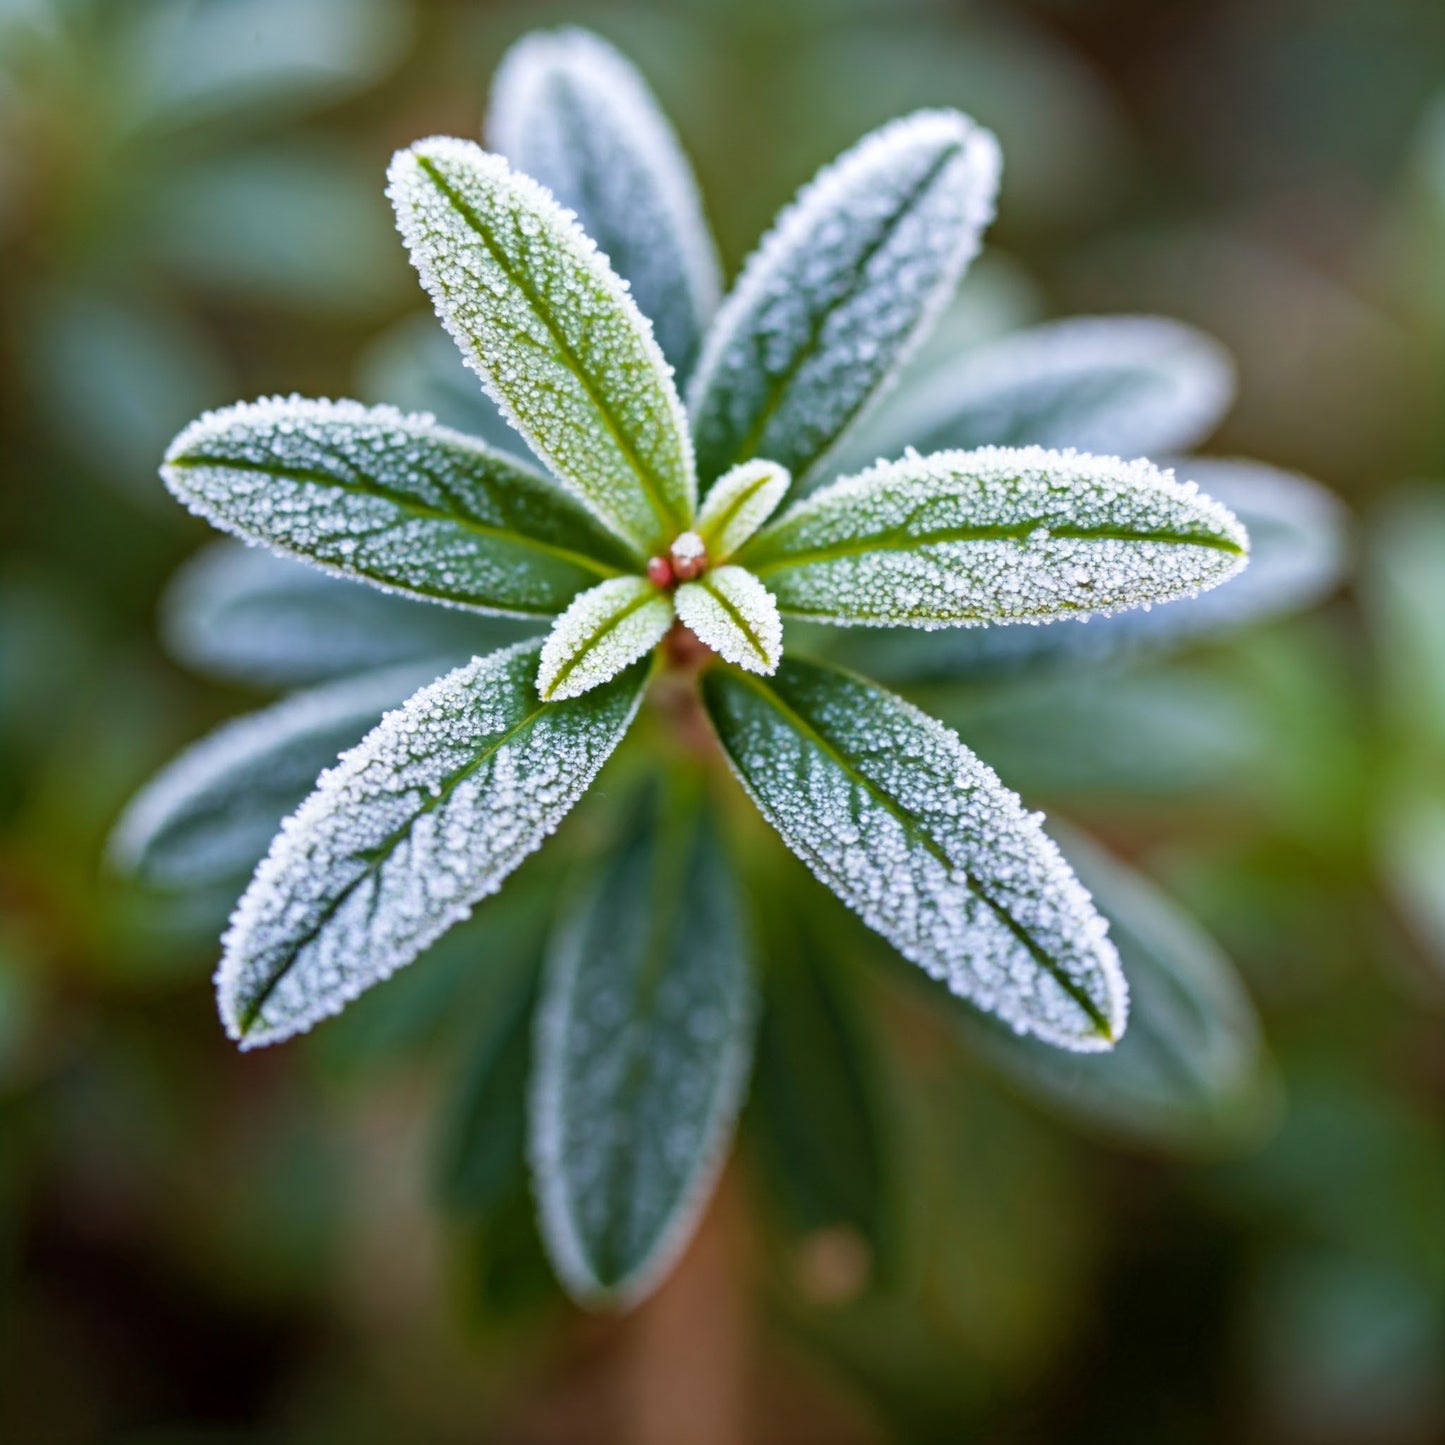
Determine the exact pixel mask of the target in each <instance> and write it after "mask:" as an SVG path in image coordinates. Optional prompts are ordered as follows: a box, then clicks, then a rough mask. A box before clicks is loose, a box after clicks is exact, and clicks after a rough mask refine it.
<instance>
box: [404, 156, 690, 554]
mask: <svg viewBox="0 0 1445 1445" xmlns="http://www.w3.org/2000/svg"><path fill="white" fill-rule="evenodd" d="M422 156H426V157H428V158H429V159H436V160H440V161H451V162H453V163H454V164H457V165H460V166H463V167H467V166H471V167H474V168H475V169H476V170H477V171H479V172H480V173H481V175H482V176H483V177H484V178H486V179H487V180H489V181H491V182H492V183H494V184H496V185H499V186H502V187H504V188H507V189H509V190H510V191H511V192H512V196H513V199H514V200H515V201H516V202H517V203H518V205H519V207H520V208H521V209H524V210H527V211H530V212H531V214H532V215H533V216H535V217H537V218H539V219H540V220H541V221H542V222H543V224H544V225H547V226H549V227H551V229H552V231H553V232H554V236H555V239H556V241H557V243H558V245H559V246H560V247H561V248H563V249H566V250H570V252H571V254H572V258H573V260H575V261H576V262H577V264H578V265H579V266H580V267H581V268H582V269H583V270H585V271H587V272H588V273H589V274H590V275H591V276H592V277H593V278H594V279H595V280H596V281H597V282H598V283H599V284H600V285H601V286H602V288H603V290H604V291H605V292H606V293H607V294H608V296H609V298H610V299H612V300H613V301H615V302H616V304H617V306H618V308H619V309H620V310H621V311H622V312H623V313H624V314H625V316H626V318H627V319H628V321H629V322H630V323H631V324H632V325H633V326H634V327H636V329H637V331H638V333H639V336H640V339H641V342H642V348H643V351H644V352H645V353H646V354H647V356H648V359H649V361H650V362H651V363H652V364H653V366H654V367H655V368H656V370H657V372H658V380H659V382H660V383H661V386H662V390H663V394H664V396H665V397H666V400H667V409H668V413H669V415H670V417H671V420H672V423H673V429H674V432H675V434H676V436H677V438H678V445H679V451H680V454H681V456H682V459H683V464H684V468H685V471H686V483H687V485H686V490H687V492H688V494H689V496H690V498H691V506H692V508H693V509H694V510H695V509H696V507H697V459H696V456H695V454H694V452H693V446H692V429H691V427H690V426H689V425H688V420H687V412H686V411H685V410H684V408H683V404H682V398H681V397H680V396H679V395H678V391H677V381H676V376H675V373H674V371H673V367H672V363H671V362H669V361H668V359H667V358H666V357H665V356H664V355H663V354H662V348H661V347H660V346H659V345H658V344H657V338H656V336H654V335H653V332H652V322H651V321H650V320H649V319H648V318H647V317H646V316H644V315H643V314H642V312H641V311H640V310H639V309H638V306H637V303H636V302H635V301H634V300H633V299H632V296H631V294H630V292H629V290H628V286H627V282H626V281H624V280H623V279H622V278H621V277H620V276H619V275H618V274H617V273H616V272H615V271H614V270H613V269H612V266H611V264H610V263H609V262H608V260H607V258H606V257H605V256H604V255H603V254H602V253H601V252H600V251H599V250H598V249H597V244H596V242H594V241H593V240H592V238H591V237H590V236H589V235H588V234H587V233H586V232H585V231H584V230H583V229H582V227H581V226H579V225H578V224H577V217H576V214H575V213H574V212H572V211H569V210H568V209H567V208H566V207H565V206H562V205H560V204H559V203H558V201H557V199H556V197H555V196H553V194H552V193H551V191H549V190H548V189H547V188H546V187H545V186H543V185H541V184H539V183H538V182H537V181H534V180H533V179H532V178H531V176H528V175H525V174H523V173H522V172H521V171H515V170H513V169H512V167H511V166H510V165H508V164H507V161H506V158H505V157H503V156H499V155H497V154H495V153H494V152H492V151H485V150H483V149H482V148H481V146H479V145H478V144H477V143H476V142H475V141H469V140H462V139H460V138H459V137H457V136H447V135H433V136H427V137H425V138H423V139H422V140H418V141H413V142H412V143H411V145H409V146H406V147H405V148H403V149H402V150H399V151H397V152H396V154H395V155H393V156H392V158H391V164H390V165H389V166H388V167H387V171H386V182H387V184H386V195H387V198H388V199H389V200H390V201H391V203H392V209H393V210H394V212H395V214H396V227H397V230H398V231H399V232H400V233H401V238H402V240H403V241H404V242H405V244H406V249H407V253H408V254H409V255H410V257H411V261H412V265H413V266H415V267H416V271H417V275H418V276H419V277H420V278H421V284H422V286H423V287H424V288H425V289H426V292H427V295H428V296H430V297H431V301H432V306H433V307H434V308H435V310H436V314H437V319H438V320H439V321H440V322H441V323H442V325H443V326H444V327H445V328H446V330H447V332H448V334H449V335H450V336H451V338H452V340H453V341H455V342H456V344H457V349H458V350H459V351H460V352H461V354H462V360H463V361H464V362H465V363H466V365H467V366H468V367H469V368H470V369H471V371H472V372H474V373H475V375H476V376H477V378H478V379H479V380H480V381H481V383H482V390H483V391H485V392H486V393H487V395H488V396H489V397H490V398H491V399H492V401H493V403H494V404H495V405H496V408H497V410H498V411H500V412H501V414H502V416H503V417H504V418H505V419H506V421H507V422H508V424H509V425H510V426H511V427H512V429H513V431H515V432H516V433H517V435H518V436H520V437H521V438H522V440H523V441H525V442H526V443H527V445H528V446H529V447H531V448H532V450H533V451H534V452H535V453H536V454H537V456H539V457H540V458H541V459H542V460H543V461H544V462H545V463H546V464H547V466H548V468H549V469H550V470H551V472H552V474H553V475H554V476H555V477H556V478H557V479H558V481H560V482H562V483H563V484H564V485H566V486H567V487H568V489H569V490H570V491H572V492H573V493H574V495H575V496H576V497H577V500H578V501H580V502H581V503H582V504H583V505H584V506H585V507H586V508H587V509H588V511H590V512H591V513H592V514H593V516H595V517H596V518H597V519H598V521H599V522H601V523H602V525H603V526H605V527H606V528H607V529H608V531H610V532H612V533H613V534H614V535H616V536H618V537H621V538H622V540H623V541H624V542H626V543H628V544H629V545H630V546H632V547H633V548H635V549H640V548H646V546H647V540H648V539H647V538H645V537H632V536H630V535H629V534H627V533H626V532H624V531H621V530H619V527H618V525H617V523H616V521H615V520H614V519H612V518H609V517H607V516H605V515H604V514H603V513H602V512H601V511H599V509H598V508H597V506H596V504H595V503H594V502H592V501H591V500H590V499H588V498H587V497H585V496H583V495H582V493H581V491H580V490H579V489H577V488H576V487H573V486H572V484H571V481H570V479H569V478H568V477H567V476H566V474H565V473H564V472H563V471H561V470H560V469H559V468H557V467H556V466H555V464H554V462H553V459H552V457H551V456H550V454H549V451H548V449H547V448H546V447H545V446H544V445H542V444H541V443H540V441H539V439H538V438H536V437H535V436H533V435H532V434H531V432H530V430H529V429H528V428H527V427H526V426H525V425H524V424H523V422H522V419H521V418H520V417H519V416H518V415H517V412H516V409H515V408H514V407H513V406H512V404H511V402H509V401H508V400H507V398H506V397H505V396H504V395H503V394H502V391H501V388H500V387H498V386H497V385H496V383H495V382H494V380H493V373H492V371H491V369H489V368H488V367H487V366H485V365H484V364H483V362H482V360H481V358H480V357H479V356H478V355H477V351H476V348H475V347H474V346H473V344H472V342H471V339H470V338H469V337H468V336H467V334H466V332H465V331H464V330H463V328H462V326H461V325H460V323H458V322H454V321H453V320H452V318H451V317H450V315H449V314H448V311H449V303H448V302H447V300H446V292H445V288H444V287H443V285H442V282H441V278H440V276H438V274H437V272H436V269H435V268H434V267H433V265H432V262H431V257H430V254H429V247H428V243H427V239H426V237H425V236H424V235H423V234H422V232H421V229H420V228H419V227H418V226H417V225H416V223H415V220H414V218H413V216H412V215H411V214H410V198H409V192H410V191H412V190H413V189H420V188H422V187H428V188H430V186H431V181H430V178H429V177H427V176H426V174H425V173H424V172H423V171H422V168H421V164H420V157H422ZM640 485H641V484H640V483H639V486H640ZM644 498H645V493H644ZM649 506H650V504H649ZM659 520H660V521H663V520H664V519H659ZM664 525H666V523H665V521H664Z"/></svg>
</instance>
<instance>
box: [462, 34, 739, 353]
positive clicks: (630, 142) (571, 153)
mask: <svg viewBox="0 0 1445 1445" xmlns="http://www.w3.org/2000/svg"><path fill="white" fill-rule="evenodd" d="M487 137H488V140H489V141H490V143H491V145H492V148H493V149H494V150H496V151H499V152H500V153H501V154H502V155H504V156H506V157H507V159H508V160H509V161H511V163H512V164H513V165H514V166H515V167H516V168H517V169H518V170H519V171H524V172H526V174H527V175H529V176H531V177H532V178H533V179H534V180H537V181H540V182H541V183H542V184H543V185H544V186H546V187H547V189H548V190H549V191H551V192H552V194H553V195H554V196H556V198H557V199H558V200H559V201H560V202H561V203H562V204H563V205H564V206H567V207H570V208H571V210H572V211H573V212H574V213H575V214H576V217H577V222H578V224H579V225H580V226H581V227H582V229H583V230H584V231H585V232H586V233H587V234H588V235H589V236H591V238H592V239H593V240H594V241H595V242H596V243H597V246H598V248H599V250H601V251H602V253H603V254H604V255H606V256H607V258H608V259H609V260H610V261H611V263H612V268H613V270H615V271H616V272H617V274H618V275H619V276H621V277H622V278H623V279H624V280H625V281H626V282H627V283H628V285H629V288H630V289H631V292H632V299H633V300H634V301H636V302H637V305H638V309H639V310H640V311H641V312H642V314H643V315H644V316H646V317H648V318H649V319H650V320H651V322H652V325H653V331H654V334H655V335H656V337H657V341H658V345H659V346H661V348H662V351H663V354H664V355H665V356H666V357H667V359H668V360H669V361H670V362H671V363H672V364H673V365H674V366H675V367H676V368H677V369H678V372H679V373H680V374H683V375H685V374H686V373H687V371H688V370H689V369H690V368H691V366H692V363H693V360H694V358H695V357H696V354H697V347H698V342H699V340H700V338H701V336H702V330H703V327H704V326H705V325H706V324H707V320H708V318H709V317H710V316H711V315H712V312H713V310H714V309H715V308H716V306H717V301H718V295H719V291H720V289H721V278H720V276H719V271H718V260H717V251H716V249H715V247H714V246H713V241H712V236H711V235H710V234H709V232H708V228H707V223H706V221H705V220H704V219H703V213H702V201H701V198H700V197H699V195H698V191H697V183H696V182H695V181H694V179H693V175H692V169H691V167H690V166H689V165H688V161H687V157H686V156H685V155H684V154H683V151H682V148H681V146H679V145H678V141H677V137H676V135H675V134H674V133H673V130H672V127H671V126H670V125H669V124H668V121H667V118H666V116H664V115H663V113H662V111H661V110H660V109H659V107H658V105H657V102H656V101H655V100H654V99H653V96H652V93H651V91H650V90H649V89H648V88H647V83H646V82H645V81H644V80H643V78H642V77H641V76H640V75H639V74H638V72H637V70H636V69H635V68H634V67H633V66H632V65H631V64H630V63H629V62H628V61H627V60H626V59H625V58H624V57H623V56H621V55H620V54H618V52H617V51H616V50H614V49H613V48H612V46H610V45H609V44H607V42H606V41H605V40H602V39H599V38H598V37H597V36H596V35H593V34H591V33H590V32H588V31H586V30H578V29H570V28H569V29H563V30H553V31H550V32H549V31H536V32H534V33H532V34H531V35H525V36H523V37H522V39H521V40H519V41H518V42H517V43H516V44H515V45H514V46H513V47H512V48H511V49H510V50H509V51H508V52H507V54H506V55H505V57H503V60H502V63H501V65H500V66H499V67H498V69H497V73H496V76H495V78H494V79H493V81H492V101H491V109H490V111H489V113H488V115H487Z"/></svg>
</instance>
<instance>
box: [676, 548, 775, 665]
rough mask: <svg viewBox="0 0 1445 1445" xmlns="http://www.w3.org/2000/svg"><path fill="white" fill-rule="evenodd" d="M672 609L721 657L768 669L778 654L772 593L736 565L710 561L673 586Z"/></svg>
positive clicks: (736, 663)
mask: <svg viewBox="0 0 1445 1445" xmlns="http://www.w3.org/2000/svg"><path fill="white" fill-rule="evenodd" d="M675 600H676V605H677V615H678V616H679V617H680V618H681V619H682V621H683V622H684V623H686V625H687V626H688V627H690V628H691V629H692V630H693V632H694V633H695V634H696V635H697V637H698V639H699V640H700V641H702V642H705V643H706V644H707V645H708V646H709V647H710V648H712V650H713V651H714V652H716V653H718V654H719V655H720V656H721V657H722V658H723V659H724V660H725V661H727V662H731V663H733V664H735V665H736V666H738V667H743V668H746V669H747V670H748V671H749V672H764V673H767V672H773V671H774V670H775V669H776V668H777V665H778V660H779V659H780V658H781V657H782V655H783V619H782V618H781V617H779V616H778V604H777V603H776V602H774V601H773V597H772V594H771V593H770V592H769V591H768V589H767V588H766V587H764V586H763V584H762V583H761V582H759V581H758V579H757V578H756V577H754V576H753V574H752V573H751V572H748V571H745V570H744V569H743V568H741V567H713V568H711V569H710V570H709V571H707V572H704V573H703V575H702V577H701V578H699V579H698V581H696V582H684V583H683V584H682V586H681V587H679V588H678V589H677V597H676V599H675Z"/></svg>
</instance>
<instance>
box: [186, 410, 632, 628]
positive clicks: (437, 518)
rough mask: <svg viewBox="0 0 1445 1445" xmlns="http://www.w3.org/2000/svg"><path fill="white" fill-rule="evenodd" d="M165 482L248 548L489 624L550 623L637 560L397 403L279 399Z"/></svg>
mask: <svg viewBox="0 0 1445 1445" xmlns="http://www.w3.org/2000/svg"><path fill="white" fill-rule="evenodd" d="M161 475H162V476H163V477H164V478H165V481H166V485H167V486H168V487H169V488H170V489H171V491H172V492H174V493H175V495H176V496H177V497H178V498H179V499H180V500H181V501H182V502H184V503H185V505H186V506H187V507H189V508H190V509H191V510H192V511H193V512H196V513H197V514H198V515H200V516H202V517H205V518H206V520H207V521H209V522H212V523H214V524H215V525H216V526H218V527H221V528H223V529H224V530H226V531H228V532H234V533H235V534H236V535H237V536H239V537H243V538H245V539H246V540H247V541H251V542H263V543H265V544H266V545H267V546H268V547H271V548H273V549H275V550H276V551H278V552H280V553H282V554H283V555H285V556H290V557H299V558H301V559H302V560H304V561H307V562H311V563H313V564H315V565H316V566H318V567H320V568H322V569H323V570H324V571H327V572H332V573H334V574H336V575H339V576H345V577H354V578H359V579H361V580H363V581H366V582H371V583H374V584H375V585H376V586H378V587H382V588H385V589H387V590H389V591H395V592H402V593H405V594H407V595H408V596H412V597H420V598H425V599H426V600H428V601H431V602H443V603H446V604H447V605H449V606H453V607H467V608H471V609H473V610H475V611H478V612H501V613H507V614H511V615H513V616H531V617H549V616H553V615H555V614H556V613H558V612H560V611H561V610H562V608H564V607H566V605H567V604H568V603H569V602H570V601H571V600H572V598H573V597H574V596H576V594H577V592H578V591H579V590H580V589H581V588H583V587H588V586H591V585H592V584H593V583H594V582H596V581H597V580H598V579H599V578H601V577H608V576H615V575H617V573H618V572H619V571H620V570H621V569H622V568H623V567H625V566H627V565H628V564H629V562H630V560H631V559H630V558H629V557H628V555H627V553H626V551H625V549H623V548H622V547H621V546H620V545H619V544H618V543H617V541H616V539H615V538H613V537H612V536H611V535H610V534H609V533H608V532H606V531H605V530H604V529H603V528H602V527H600V526H599V525H598V524H597V523H596V522H595V521H594V520H593V519H592V517H591V516H590V515H589V514H588V513H587V512H586V511H584V510H583V508H581V507H580V506H578V505H577V503H576V502H574V501H573V500H572V499H571V498H570V497H569V496H568V495H567V493H565V492H564V491H563V490H562V489H561V488H560V487H558V486H556V485H555V484H554V483H552V482H551V481H549V480H548V479H547V478H545V477H542V476H539V475H538V474H537V473H536V472H533V471H531V470H530V469H528V468H525V467H523V466H522V465H521V464H520V463H519V462H517V461H515V460H513V459H512V458H510V457H504V456H503V455H502V454H501V453H500V452H493V451H491V450H489V449H488V448H486V447H484V446H482V445H481V444H480V443H479V442H474V441H472V440H471V439H470V438H469V437H464V436H462V435H461V433H460V432H453V431H448V430H446V429H445V428H443V427H439V426H437V425H436V424H435V423H433V422H432V421H431V420H430V419H429V418H427V417H424V416H404V415H402V413H401V412H399V411H396V410H394V409H393V408H391V407H384V406H383V407H363V406H360V405H358V404H357V403H356V402H330V401H303V400H302V399H301V398H300V397H290V398H283V397H273V398H271V399H269V400H267V401H261V402H254V403H242V404H241V405H239V406H232V407H227V408H226V409H225V410H224V411H217V412H210V413H208V414H207V415H206V416H203V417H202V418H201V419H200V420H199V421H195V422H192V423H191V425H190V426H188V427H187V428H186V429H185V431H183V432H182V433H181V434H180V435H179V436H178V437H177V438H176V439H175V441H174V442H172V443H171V446H170V449H169V450H168V451H167V452H166V460H165V465H164V466H163V467H162V468H161Z"/></svg>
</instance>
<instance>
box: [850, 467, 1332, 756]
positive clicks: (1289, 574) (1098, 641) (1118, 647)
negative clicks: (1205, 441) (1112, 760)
mask: <svg viewBox="0 0 1445 1445" xmlns="http://www.w3.org/2000/svg"><path fill="white" fill-rule="evenodd" d="M1176 465H1177V467H1178V469H1179V471H1180V473H1181V474H1182V475H1183V476H1184V477H1186V478H1188V480H1190V481H1192V482H1194V483H1195V484H1196V485H1197V486H1198V487H1199V488H1200V489H1201V490H1202V491H1204V492H1206V493H1208V495H1209V496H1210V497H1212V498H1213V499H1214V500H1215V501H1216V502H1219V503H1220V504H1221V505H1223V506H1225V507H1227V508H1229V510H1230V511H1231V512H1233V513H1234V515H1235V517H1236V518H1238V520H1239V522H1240V524H1241V525H1242V526H1243V527H1244V529H1245V531H1246V532H1247V534H1248V536H1249V566H1248V567H1246V568H1245V569H1244V571H1243V572H1241V573H1239V574H1238V575H1237V576H1235V577H1234V578H1232V579H1231V580H1230V583H1229V586H1227V587H1216V588H1215V589H1214V590H1213V591H1210V592H1205V593H1202V594H1201V595H1200V596H1198V597H1186V598H1181V599H1179V600H1178V601H1175V602H1169V603H1166V604H1164V605H1162V606H1158V607H1153V608H1150V609H1148V610H1147V611H1146V610H1144V609H1142V608H1139V609H1136V610H1135V611H1132V612H1121V613H1118V614H1117V615H1115V616H1113V617H1095V618H1064V619H1061V620H1060V621H1059V622H1058V623H1057V624H1056V625H1055V626H1052V627H1030V626H1027V625H1018V626H1007V627H981V628H969V629H966V630H964V629H953V630H951V631H949V632H947V633H941V634H935V635H929V636H918V635H914V636H902V637H900V636H899V635H898V634H897V633H875V632H868V631H862V630H859V631H856V632H854V633H852V634H851V635H850V636H849V637H848V638H847V640H846V642H845V644H844V646H843V647H842V648H841V649H839V650H838V652H837V656H838V659H839V661H842V662H845V663H846V664H847V665H848V666H849V667H855V668H857V669H858V670H859V671H860V672H865V673H867V674H869V676H872V677H877V678H882V679H883V680H885V681H905V680H907V681H922V680H942V679H944V678H954V677H958V678H969V679H973V678H981V677H994V676H1001V675H1009V676H1013V675H1017V674H1022V673H1028V674H1030V675H1032V674H1034V673H1043V672H1063V671H1068V672H1076V671H1078V670H1079V669H1080V668H1083V667H1086V666H1089V665H1097V664H1100V663H1105V662H1111V661H1118V660H1122V659H1134V658H1140V657H1152V656H1156V655H1159V654H1163V653H1167V652H1170V651H1172V650H1176V649H1178V648H1182V647H1186V646H1188V645H1189V644H1191V643H1193V642H1197V641H1200V640H1202V639H1205V638H1210V637H1216V636H1220V635H1224V634H1227V633H1230V632H1233V631H1236V630H1237V629H1239V628H1242V627H1247V626H1250V625H1252V624H1255V623H1258V622H1263V621H1267V620H1268V619H1270V618H1272V617H1279V616H1284V615H1287V614H1289V613H1293V612H1299V611H1303V610H1304V609H1305V608H1307V607H1310V606H1312V605H1313V604H1314V603H1315V602H1317V601H1319V600H1320V599H1321V598H1322V597H1324V596H1326V595H1327V594H1328V593H1329V592H1330V591H1331V590H1332V589H1333V588H1334V587H1336V586H1337V585H1338V583H1339V581H1340V578H1341V577H1342V576H1343V575H1344V570H1345V565H1346V561H1347V558H1348V554H1349V546H1348V526H1347V524H1348V516H1347V514H1346V512H1345V509H1344V508H1343V507H1342V506H1341V505H1340V504H1339V502H1338V501H1336V500H1335V498H1334V497H1333V496H1332V495H1331V494H1330V493H1329V492H1327V491H1325V489H1324V488H1323V487H1321V486H1319V485H1318V484H1316V483H1315V482H1311V481H1309V480H1308V479H1307V478H1305V477H1300V476H1295V475H1294V474H1292V473H1290V472H1280V471H1276V470H1275V469H1274V468H1273V467H1266V466H1262V465H1260V464H1259V463H1258V462H1233V461H1219V460H1216V459H1215V458H1214V457H1207V458H1204V457H1190V458H1186V459H1182V460H1180V461H1179V462H1178V463H1177V464H1176ZM985 751H986V750H985Z"/></svg>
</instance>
